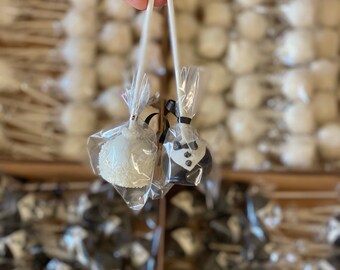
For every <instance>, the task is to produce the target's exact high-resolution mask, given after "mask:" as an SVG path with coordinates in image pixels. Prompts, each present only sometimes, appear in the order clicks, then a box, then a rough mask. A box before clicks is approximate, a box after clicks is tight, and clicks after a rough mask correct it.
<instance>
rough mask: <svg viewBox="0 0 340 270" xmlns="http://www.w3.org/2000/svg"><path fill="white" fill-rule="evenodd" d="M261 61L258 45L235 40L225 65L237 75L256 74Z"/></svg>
mask: <svg viewBox="0 0 340 270" xmlns="http://www.w3.org/2000/svg"><path fill="white" fill-rule="evenodd" d="M260 61H261V56H260V51H259V48H258V47H257V46H256V44H254V43H252V42H249V41H247V40H245V39H241V40H233V41H231V42H230V44H229V49H228V53H227V55H226V58H225V63H226V65H227V66H228V67H229V69H230V71H232V72H233V73H235V74H237V75H241V74H247V73H251V72H254V71H255V69H256V68H257V67H258V65H259V63H260Z"/></svg>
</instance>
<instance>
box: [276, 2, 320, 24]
mask: <svg viewBox="0 0 340 270" xmlns="http://www.w3.org/2000/svg"><path fill="white" fill-rule="evenodd" d="M280 11H281V12H282V14H283V16H284V18H285V19H286V20H287V22H288V23H289V25H290V26H292V27H313V26H315V22H316V14H317V1H315V0H290V1H288V2H287V3H284V4H282V5H280Z"/></svg>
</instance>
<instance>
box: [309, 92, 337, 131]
mask: <svg viewBox="0 0 340 270" xmlns="http://www.w3.org/2000/svg"><path fill="white" fill-rule="evenodd" d="M312 105H313V110H314V116H315V120H316V122H317V123H318V124H319V125H324V124H327V123H329V122H332V121H335V120H336V119H337V118H338V103H337V100H336V96H335V94H334V93H328V92H319V93H316V94H315V96H314V97H313V100H312Z"/></svg>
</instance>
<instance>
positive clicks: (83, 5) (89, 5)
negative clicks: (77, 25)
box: [70, 0, 98, 11]
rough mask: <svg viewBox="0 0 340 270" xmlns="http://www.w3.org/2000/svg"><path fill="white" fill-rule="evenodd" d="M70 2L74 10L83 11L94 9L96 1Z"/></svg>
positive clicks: (79, 0) (78, 0) (72, 0)
mask: <svg viewBox="0 0 340 270" xmlns="http://www.w3.org/2000/svg"><path fill="white" fill-rule="evenodd" d="M70 2H71V4H72V6H74V7H75V8H77V9H79V10H83V11H84V10H89V9H94V8H96V6H97V3H98V0H70Z"/></svg>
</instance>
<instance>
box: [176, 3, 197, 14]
mask: <svg viewBox="0 0 340 270" xmlns="http://www.w3.org/2000/svg"><path fill="white" fill-rule="evenodd" d="M198 2H199V0H181V1H174V5H175V8H176V9H177V10H178V11H184V12H195V11H196V10H197V8H198Z"/></svg>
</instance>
